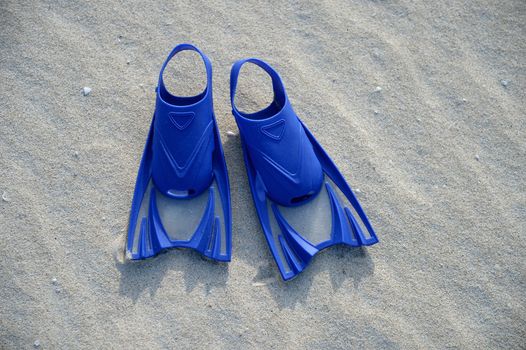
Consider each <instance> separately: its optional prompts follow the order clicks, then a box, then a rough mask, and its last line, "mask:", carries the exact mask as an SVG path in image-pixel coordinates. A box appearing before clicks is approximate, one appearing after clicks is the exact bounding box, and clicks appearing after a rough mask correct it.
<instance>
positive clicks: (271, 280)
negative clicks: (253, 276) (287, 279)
mask: <svg viewBox="0 0 526 350" xmlns="http://www.w3.org/2000/svg"><path fill="white" fill-rule="evenodd" d="M275 281H276V279H274V278H273V277H269V278H265V279H263V280H260V281H257V282H254V283H252V287H263V286H266V285H267V284H271V283H274V282H275Z"/></svg>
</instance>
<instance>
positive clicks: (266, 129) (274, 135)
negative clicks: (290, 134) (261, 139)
mask: <svg viewBox="0 0 526 350" xmlns="http://www.w3.org/2000/svg"><path fill="white" fill-rule="evenodd" d="M261 132H262V133H263V134H264V135H266V136H268V137H270V138H271V139H273V140H276V141H280V140H281V138H282V137H283V133H284V132H285V120H283V119H281V120H278V121H276V122H274V123H271V124H268V125H264V126H262V127H261Z"/></svg>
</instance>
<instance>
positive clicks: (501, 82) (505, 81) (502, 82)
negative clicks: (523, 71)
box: [500, 79, 510, 87]
mask: <svg viewBox="0 0 526 350" xmlns="http://www.w3.org/2000/svg"><path fill="white" fill-rule="evenodd" d="M509 83H510V81H509V80H506V79H503V80H501V81H500V84H501V85H502V86H504V87H507V86H508V84H509Z"/></svg>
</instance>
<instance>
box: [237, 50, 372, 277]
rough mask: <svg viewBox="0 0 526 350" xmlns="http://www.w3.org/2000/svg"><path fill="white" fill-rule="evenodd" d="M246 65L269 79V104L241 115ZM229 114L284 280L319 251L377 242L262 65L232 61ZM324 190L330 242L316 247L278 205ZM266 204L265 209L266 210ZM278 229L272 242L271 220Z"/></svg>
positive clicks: (273, 74)
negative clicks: (239, 91) (238, 101)
mask: <svg viewBox="0 0 526 350" xmlns="http://www.w3.org/2000/svg"><path fill="white" fill-rule="evenodd" d="M247 62H250V63H253V64H255V65H257V66H259V67H261V68H262V69H263V70H265V71H266V72H267V73H268V74H269V75H270V77H271V78H272V86H273V90H274V101H273V102H272V103H271V104H270V105H269V106H268V107H267V108H265V109H263V110H261V111H259V112H256V113H253V114H247V113H243V112H240V111H239V110H238V109H237V107H236V105H235V102H234V97H235V93H236V86H237V80H238V75H239V71H240V69H241V67H242V66H243V64H245V63H247ZM230 98H231V103H232V113H233V115H234V117H235V119H236V123H237V125H238V128H239V130H240V135H241V144H242V147H243V154H244V159H245V165H246V168H247V174H248V179H249V183H250V187H251V190H252V196H253V198H254V203H255V207H256V210H257V213H258V216H259V220H260V222H261V226H262V228H263V231H264V233H265V237H266V240H267V242H268V244H269V247H270V250H271V251H272V254H273V256H274V259H275V260H276V263H277V265H278V267H279V270H280V273H281V275H282V277H283V279H284V280H289V279H291V278H293V277H295V276H296V275H298V274H299V273H300V272H301V271H303V270H304V269H305V268H306V267H307V265H308V264H309V262H310V261H311V259H312V258H313V256H314V255H315V254H316V253H318V252H319V251H320V250H322V249H324V248H327V247H330V246H332V245H335V244H347V245H350V246H353V247H356V246H363V245H372V244H375V243H377V242H378V238H377V236H376V234H375V232H374V230H373V228H372V226H371V224H370V222H369V220H368V218H367V216H366V215H365V212H364V211H363V209H362V207H361V206H360V204H359V203H358V200H357V199H356V196H355V195H354V193H353V192H352V190H351V188H350V186H349V185H348V184H347V182H346V181H345V179H344V178H343V176H342V174H341V173H340V172H339V170H338V169H337V168H336V166H335V165H334V163H333V162H332V160H331V159H330V158H329V156H328V155H327V153H326V152H325V151H324V150H323V148H322V147H321V146H320V144H319V143H318V142H317V141H316V139H315V138H314V136H313V135H312V134H311V132H310V131H309V130H308V129H307V127H305V125H304V124H303V123H302V122H301V120H300V119H299V118H298V117H297V116H296V113H295V112H294V110H293V109H292V106H291V105H290V102H289V99H288V97H287V94H286V92H285V88H284V85H283V82H282V81H281V78H280V76H279V75H278V73H277V72H276V71H275V70H274V69H273V68H272V67H271V66H269V65H268V64H267V63H265V62H263V61H261V60H259V59H255V58H249V59H244V60H240V61H238V62H236V63H235V64H234V65H233V67H232V71H231V74H230ZM325 175H327V176H328V177H329V178H330V179H331V180H332V182H333V183H334V184H335V185H336V186H338V188H339V189H340V191H341V192H342V193H343V195H344V196H345V197H346V198H347V200H348V201H349V203H350V204H351V205H352V207H353V209H354V211H355V212H356V213H357V214H358V219H359V220H360V221H361V222H362V223H363V226H364V227H365V228H366V229H367V231H368V233H369V234H368V236H366V235H365V234H364V232H363V230H362V228H361V226H360V225H359V224H358V222H357V218H356V217H355V215H353V212H352V211H351V210H350V209H349V208H347V207H345V206H344V205H342V203H341V202H340V200H339V199H338V196H337V195H336V193H335V190H334V189H333V188H332V185H331V183H329V182H328V181H325V180H324V179H325ZM322 186H325V188H326V190H327V193H328V196H329V201H330V206H331V213H332V220H331V222H332V225H331V228H330V230H331V232H330V236H329V237H330V238H329V239H328V240H326V241H324V242H321V243H319V244H317V245H314V244H312V243H310V242H309V241H308V240H307V239H305V238H304V237H302V235H301V233H299V232H296V231H295V229H294V228H293V227H292V226H291V225H290V224H289V223H288V222H287V221H286V220H285V218H284V217H283V215H282V214H281V213H280V210H279V206H285V207H287V206H298V205H302V204H305V203H306V202H307V201H309V200H311V199H313V198H314V197H315V196H316V195H317V194H318V193H319V191H320V190H321V189H322ZM267 200H270V202H271V205H270V208H271V210H269V206H268V205H267V204H268V203H267ZM271 215H273V216H274V219H275V221H276V222H277V223H278V225H279V229H280V231H281V232H278V233H277V235H278V240H277V241H278V242H279V244H277V242H276V240H275V239H274V233H273V232H272V226H271V222H270V220H271V218H270V216H271Z"/></svg>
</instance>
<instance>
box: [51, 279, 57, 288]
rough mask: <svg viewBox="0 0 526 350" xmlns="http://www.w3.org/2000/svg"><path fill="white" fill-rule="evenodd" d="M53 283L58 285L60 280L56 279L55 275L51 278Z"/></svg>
mask: <svg viewBox="0 0 526 350" xmlns="http://www.w3.org/2000/svg"><path fill="white" fill-rule="evenodd" d="M51 283H52V284H53V285H54V286H56V285H57V284H58V281H57V279H56V278H55V277H53V278H52V279H51Z"/></svg>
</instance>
